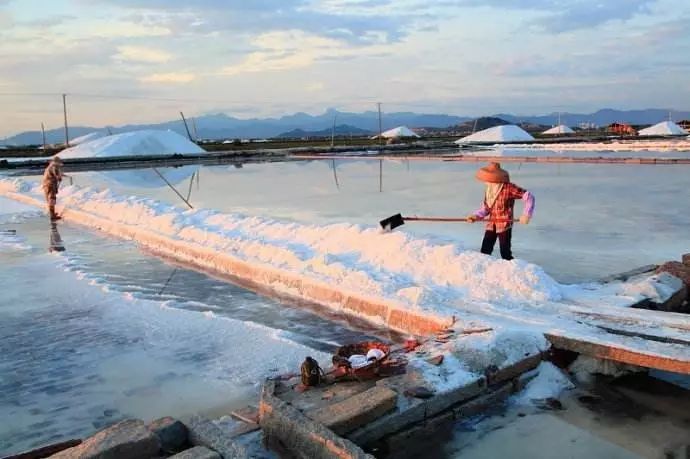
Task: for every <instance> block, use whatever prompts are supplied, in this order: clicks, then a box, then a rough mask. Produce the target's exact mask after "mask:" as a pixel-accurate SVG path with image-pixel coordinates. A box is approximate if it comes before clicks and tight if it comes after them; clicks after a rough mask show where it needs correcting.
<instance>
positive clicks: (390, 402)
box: [305, 387, 398, 435]
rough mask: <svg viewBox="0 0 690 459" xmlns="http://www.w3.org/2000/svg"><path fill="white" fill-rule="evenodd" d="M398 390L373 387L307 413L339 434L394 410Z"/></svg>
mask: <svg viewBox="0 0 690 459" xmlns="http://www.w3.org/2000/svg"><path fill="white" fill-rule="evenodd" d="M397 399H398V394H397V392H395V391H393V390H391V389H388V388H386V387H372V388H371V389H369V390H367V391H364V392H361V393H359V394H357V395H355V396H354V397H350V398H348V399H346V400H343V401H341V402H338V403H333V404H330V405H328V406H325V407H323V408H319V409H317V410H313V411H310V412H307V413H305V414H306V415H307V416H308V417H310V418H311V419H313V420H315V421H317V422H320V423H321V424H323V425H325V426H326V427H328V428H329V429H331V430H332V431H334V432H335V433H337V434H338V435H344V434H346V433H348V432H351V431H353V430H354V429H356V428H358V427H361V426H363V425H366V424H368V423H370V422H372V421H374V420H375V419H378V418H380V417H381V416H383V415H384V414H386V413H388V412H389V411H391V410H393V409H394V408H395V406H396V402H397Z"/></svg>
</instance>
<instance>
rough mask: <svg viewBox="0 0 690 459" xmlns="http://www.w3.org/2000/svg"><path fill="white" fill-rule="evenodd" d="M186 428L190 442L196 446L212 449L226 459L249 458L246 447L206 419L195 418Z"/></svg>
mask: <svg viewBox="0 0 690 459" xmlns="http://www.w3.org/2000/svg"><path fill="white" fill-rule="evenodd" d="M186 426H187V431H188V432H189V442H190V443H191V444H192V445H194V446H205V447H207V448H210V449H212V450H214V451H216V452H217V453H218V454H220V455H221V457H223V458H225V459H234V458H241V457H246V456H247V451H246V449H245V448H244V446H242V445H240V444H239V443H237V442H236V441H233V440H232V439H230V438H229V437H228V435H227V434H226V433H225V432H224V431H223V429H221V428H220V427H218V426H217V425H215V424H214V423H213V422H211V421H210V420H208V419H206V418H203V417H201V416H194V417H193V418H192V419H191V420H190V421H189V423H187V424H186Z"/></svg>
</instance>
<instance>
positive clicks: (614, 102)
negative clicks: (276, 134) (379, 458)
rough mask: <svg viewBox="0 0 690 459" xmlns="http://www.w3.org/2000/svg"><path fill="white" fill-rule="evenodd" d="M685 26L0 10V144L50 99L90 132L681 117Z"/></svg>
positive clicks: (345, 10)
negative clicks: (184, 122) (203, 119)
mask: <svg viewBox="0 0 690 459" xmlns="http://www.w3.org/2000/svg"><path fill="white" fill-rule="evenodd" d="M688 24H690V2H678V1H675V0H624V1H623V0H616V1H614V0H513V1H508V0H437V1H429V0H320V1H319V0H253V1H248V0H247V1H245V0H224V1H221V0H201V1H193V0H185V1H182V0H51V1H50V2H46V1H42V0H0V56H2V59H0V93H1V94H3V95H2V96H1V97H0V102H1V104H0V107H1V108H0V135H3V134H4V135H6V134H9V133H12V132H16V131H18V130H24V129H36V128H37V127H40V122H41V121H43V122H45V123H46V125H47V126H50V127H56V126H58V125H59V124H60V122H61V116H62V112H61V110H62V107H61V99H60V97H59V96H54V95H50V94H53V93H55V94H58V93H63V92H66V93H68V94H70V96H68V100H69V103H70V109H69V111H70V120H71V123H72V124H88V125H95V126H99V125H106V124H112V125H118V124H125V123H130V122H132V123H134V122H137V123H138V122H150V121H161V120H167V119H172V118H175V117H176V114H177V113H178V112H179V111H180V110H184V111H185V113H186V114H188V115H190V116H192V115H200V114H203V113H210V112H218V111H222V112H226V113H229V114H231V115H235V116H239V117H245V118H246V117H253V116H269V115H270V116H273V115H282V114H286V113H293V112H296V111H306V112H310V113H319V112H322V111H323V110H325V109H326V108H327V107H335V108H338V109H340V110H357V111H359V110H366V109H375V102H376V101H379V100H380V101H382V102H383V103H384V110H387V111H401V110H410V111H419V112H422V111H424V112H445V113H452V114H463V115H482V114H491V113H497V112H511V113H516V114H538V113H551V112H556V111H593V110H595V109H598V108H602V107H613V108H621V109H630V108H647V107H658V108H669V109H688V108H690V78H688V75H689V74H690V31H689V30H690V27H688V26H687V25H688ZM30 94H31V95H30ZM36 94H38V95H36ZM41 94H48V95H41ZM94 96H108V97H107V98H106V97H94ZM120 97H127V98H120Z"/></svg>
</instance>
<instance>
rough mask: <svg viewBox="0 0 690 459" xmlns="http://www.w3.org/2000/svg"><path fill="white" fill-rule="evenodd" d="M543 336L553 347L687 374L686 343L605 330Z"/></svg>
mask: <svg viewBox="0 0 690 459" xmlns="http://www.w3.org/2000/svg"><path fill="white" fill-rule="evenodd" d="M544 336H545V337H546V339H548V340H549V341H550V342H551V344H552V345H553V347H556V348H559V349H566V350H569V351H573V352H578V353H580V354H584V355H587V356H590V357H596V358H599V359H605V360H613V361H615V362H621V363H627V364H630V365H637V366H640V367H645V368H655V369H657V370H664V371H671V372H674V373H683V374H690V346H683V345H678V344H665V343H658V342H649V341H642V340H640V339H636V338H628V337H623V336H618V335H608V334H604V335H603V336H601V335H600V336H599V337H590V336H587V337H569V336H565V335H564V334H561V333H558V334H557V333H555V332H549V333H545V334H544ZM607 337H610V339H608V338H607Z"/></svg>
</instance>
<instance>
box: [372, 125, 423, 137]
mask: <svg viewBox="0 0 690 459" xmlns="http://www.w3.org/2000/svg"><path fill="white" fill-rule="evenodd" d="M378 137H379V136H374V137H372V138H373V139H377V138H378ZM381 137H383V138H384V139H399V138H404V137H419V135H418V134H417V133H416V132H414V131H413V130H412V129H410V128H408V127H407V126H398V127H396V128H393V129H389V130H387V131H385V132H382V133H381Z"/></svg>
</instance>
